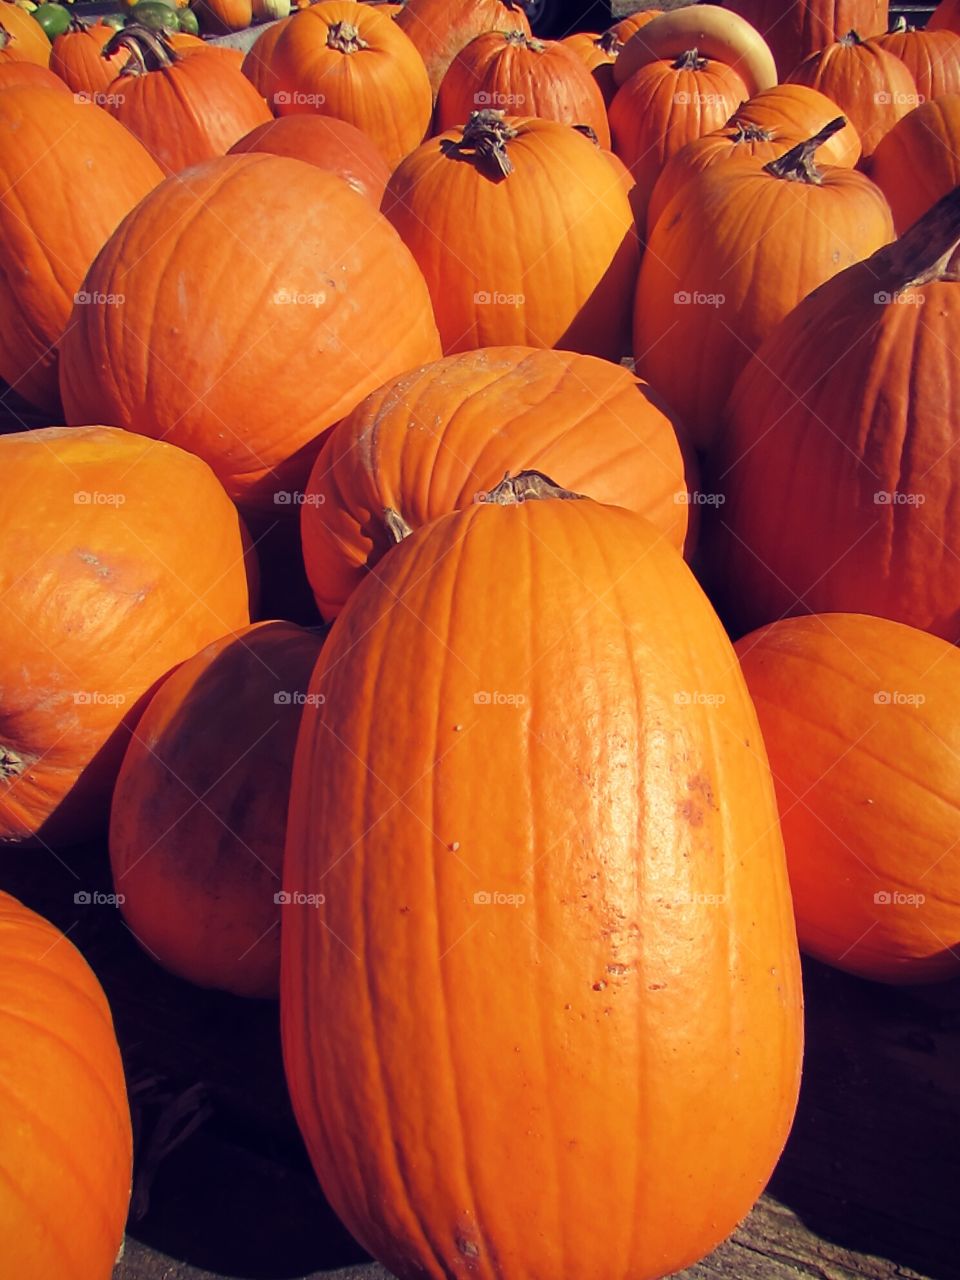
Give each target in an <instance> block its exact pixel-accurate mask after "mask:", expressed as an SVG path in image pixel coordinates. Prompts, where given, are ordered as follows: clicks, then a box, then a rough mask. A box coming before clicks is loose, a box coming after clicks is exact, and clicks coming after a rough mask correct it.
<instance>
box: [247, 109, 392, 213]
mask: <svg viewBox="0 0 960 1280" xmlns="http://www.w3.org/2000/svg"><path fill="white" fill-rule="evenodd" d="M250 151H257V152H261V151H262V152H266V153H267V154H268V155H274V156H288V157H289V158H290V159H291V160H305V161H306V162H307V163H308V164H314V165H316V166H317V168H318V169H328V170H329V171H330V172H331V173H336V174H338V175H339V176H340V177H341V178H343V179H344V181H345V182H348V183H349V184H350V186H351V187H352V188H353V189H354V191H357V192H359V193H360V195H362V196H366V197H367V199H368V200H370V201H371V202H372V204H373V205H374V207H375V208H377V209H379V207H380V201H381V200H382V199H383V193H384V191H385V189H386V186H387V183H388V181H389V180H390V166H389V165H388V164H387V162H386V160H384V158H383V156H382V155H381V154H380V152H379V151H378V150H377V147H376V145H375V144H374V143H373V142H372V141H371V139H370V138H368V137H367V136H366V134H364V133H361V132H360V130H359V129H357V128H355V127H354V126H353V125H352V124H347V122H346V120H338V119H337V118H336V116H285V117H284V118H283V119H281V120H271V121H270V123H269V124H262V125H259V126H258V127H257V128H256V129H252V130H251V131H250V133H248V134H246V136H245V137H243V138H241V139H240V141H239V142H236V143H234V145H233V146H232V147H231V148H230V152H229V154H230V155H246V154H247V153H248V152H250Z"/></svg>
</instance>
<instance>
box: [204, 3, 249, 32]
mask: <svg viewBox="0 0 960 1280" xmlns="http://www.w3.org/2000/svg"><path fill="white" fill-rule="evenodd" d="M192 7H193V11H194V13H196V15H197V17H198V18H199V19H200V26H201V28H202V30H204V31H206V32H208V33H209V34H210V35H215V36H222V35H227V34H229V32H231V31H244V30H246V28H247V27H249V25H250V23H251V22H252V21H253V2H252V0H194V4H193V6H192Z"/></svg>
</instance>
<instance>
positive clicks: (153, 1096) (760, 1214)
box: [0, 848, 960, 1280]
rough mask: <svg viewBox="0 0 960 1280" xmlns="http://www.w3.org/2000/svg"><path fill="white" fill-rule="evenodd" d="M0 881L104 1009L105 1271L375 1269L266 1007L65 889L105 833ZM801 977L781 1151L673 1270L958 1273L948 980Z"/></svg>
mask: <svg viewBox="0 0 960 1280" xmlns="http://www.w3.org/2000/svg"><path fill="white" fill-rule="evenodd" d="M0 885H2V887H4V888H6V889H8V890H9V891H11V892H13V893H15V894H16V895H17V896H19V897H21V898H22V899H23V900H25V901H26V902H27V903H28V904H29V905H30V906H32V907H34V908H35V909H37V910H39V911H41V912H42V913H43V914H44V915H46V916H48V917H49V918H50V919H52V920H53V921H54V922H55V923H56V924H58V925H59V926H60V927H61V928H63V929H65V930H66V931H67V932H68V934H69V936H70V938H71V940H72V941H74V942H75V943H76V944H77V945H78V946H79V947H80V948H81V949H82V950H83V951H84V953H85V954H86V955H87V957H88V959H89V960H90V962H91V964H92V965H93V967H94V968H95V970H96V971H97V973H98V975H99V976H100V979H101V981H102V982H103V984H104V987H105V988H106V991H107V994H108V996H109V998H110V1001H111V1005H112V1007H113V1010H114V1017H115V1019H116V1023H117V1029H118V1034H119V1037H120V1040H121V1045H122V1048H123V1053H124V1058H125V1062H126V1067H127V1073H128V1080H129V1082H130V1086H131V1092H132V1098H133V1103H134V1114H135V1122H136V1127H137V1131H138V1132H137V1152H138V1167H139V1169H140V1172H141V1176H140V1177H139V1178H138V1184H137V1188H136V1195H137V1200H138V1202H140V1203H141V1204H142V1205H143V1207H145V1212H144V1213H143V1216H142V1217H141V1218H140V1219H139V1221H137V1222H135V1223H132V1224H131V1226H130V1230H129V1234H128V1240H127V1243H126V1246H125V1251H124V1256H123V1258H122V1260H121V1261H120V1263H119V1264H118V1266H117V1269H116V1272H115V1277H114V1280H209V1278H210V1277H211V1276H213V1277H218V1278H220V1277H230V1278H231V1280H301V1278H302V1277H307V1276H310V1277H313V1276H324V1275H327V1276H329V1275H333V1276H336V1277H338V1280H383V1278H384V1276H385V1273H384V1272H383V1271H382V1270H380V1269H379V1268H378V1267H376V1266H373V1265H372V1264H371V1265H366V1266H364V1265H363V1264H364V1263H365V1262H366V1260H365V1258H364V1256H363V1254H362V1252H361V1251H360V1249H359V1248H358V1247H357V1246H356V1245H355V1244H354V1243H353V1241H352V1240H351V1239H350V1237H349V1236H348V1235H347V1234H346V1232H345V1231H344V1230H343V1229H342V1228H341V1227H340V1226H339V1224H338V1223H337V1222H336V1220H335V1219H334V1217H333V1215H332V1214H331V1212H330V1210H329V1209H328V1208H327V1207H326V1205H325V1203H324V1201H323V1199H322V1197H321V1195H320V1192H319V1190H318V1189H317V1186H316V1184H315V1181H314V1178H313V1174H312V1172H311V1169H310V1166H309V1163H308V1161H307V1158H306V1155H305V1152H304V1150H303V1147H302V1145H301V1142H300V1139H299V1136H298V1134H297V1130H296V1126H295V1124H294V1121H293V1118H292V1115H291V1113H290V1109H289V1106H288V1103H287V1099H286V1093H285V1088H284V1082H283V1071H282V1064H281V1059H280V1048H279V1036H278V1024H277V1008H276V1006H275V1005H274V1004H272V1003H268V1002H247V1001H242V1000H239V999H235V998H232V997H229V996H225V995H220V994H217V993H214V992H205V991H200V990H197V989H195V988H192V987H190V986H188V985H187V984H185V983H182V982H180V981H178V980H177V979H175V978H172V977H170V976H168V975H167V974H165V973H164V972H163V971H162V970H160V969H159V968H158V967H157V966H156V965H155V964H154V963H153V961H152V960H151V959H150V958H149V957H148V956H147V955H145V954H144V953H143V952H142V951H141V950H140V948H139V947H138V945H137V944H136V942H135V941H134V940H133V938H132V937H131V935H130V934H129V932H128V931H127V930H126V929H125V927H124V926H123V923H122V921H121V919H120V917H119V914H118V913H117V912H116V910H115V909H114V908H111V907H108V906H93V905H91V906H80V905H77V904H75V902H74V894H75V893H77V892H79V891H87V892H92V891H93V890H97V889H99V890H102V891H104V892H109V890H110V883H109V868H108V866H107V860H106V856H105V854H104V852H103V850H102V848H88V849H81V850H73V851H68V852H61V853H60V854H59V855H58V856H54V855H53V854H52V853H48V852H44V851H40V852H36V851H31V852H10V851H5V852H4V862H3V871H2V873H0ZM805 986H806V998H807V1036H808V1045H807V1055H806V1063H805V1071H804V1084H803V1092H802V1096H801V1103H800V1109H799V1114H798V1117H797V1122H796V1125H795V1126H794V1131H793V1134H792V1136H791V1138H790V1142H789V1144H788V1146H787V1150H786V1152H785V1154H784V1157H783V1159H782V1161H781V1163H780V1166H779V1168H778V1169H777V1171H776V1173H775V1175H774V1178H773V1181H772V1183H771V1186H770V1188H769V1191H768V1194H767V1196H765V1197H764V1199H763V1200H762V1201H761V1203H760V1204H759V1205H758V1206H757V1208H756V1209H755V1210H754V1212H753V1213H752V1214H751V1216H750V1217H749V1218H748V1220H747V1222H746V1223H745V1224H744V1225H743V1226H742V1227H741V1229H740V1230H739V1231H738V1232H737V1233H736V1235H735V1236H734V1238H733V1239H732V1240H730V1241H728V1242H727V1243H726V1244H725V1245H723V1246H722V1247H721V1248H720V1249H718V1250H717V1251H716V1253H714V1254H713V1255H712V1256H711V1257H710V1258H708V1259H707V1260H706V1261H705V1262H703V1263H701V1264H699V1265H698V1266H696V1267H693V1268H691V1269H690V1270H688V1271H687V1272H684V1273H683V1274H684V1276H685V1277H686V1278H687V1280H721V1277H722V1278H724V1280H734V1278H735V1280H788V1277H789V1278H790V1280H797V1277H816V1278H818V1280H849V1278H852V1277H872V1278H873V1280H880V1278H883V1280H889V1278H893V1277H899V1278H907V1277H911V1278H916V1277H921V1278H925V1280H960V1227H958V1221H960V1214H958V1211H957V1207H956V1199H957V1193H958V1190H960V1071H958V1064H960V982H957V983H952V984H949V985H945V986H940V987H928V988H917V989H914V990H912V991H911V990H906V989H904V990H897V989H893V988H886V987H880V986H873V985H871V984H869V983H866V982H861V981H858V980H856V979H853V978H848V977H846V976H845V975H843V974H839V973H835V972H833V971H831V970H829V969H826V968H824V967H822V966H820V965H816V964H813V963H808V964H807V965H806V966H805ZM184 1095H186V1096H187V1099H188V1100H190V1099H192V1100H193V1103H194V1106H193V1109H192V1114H193V1115H194V1118H195V1119H198V1120H199V1124H198V1127H197V1128H196V1129H195V1130H194V1131H193V1132H192V1134H191V1135H190V1136H189V1137H188V1138H187V1139H186V1140H185V1141H184V1142H183V1143H182V1145H181V1146H179V1147H177V1148H176V1149H174V1150H172V1151H171V1152H170V1153H169V1154H167V1155H166V1156H165V1158H163V1159H162V1160H161V1161H160V1163H159V1166H158V1167H157V1168H156V1171H155V1174H154V1176H153V1178H152V1181H150V1185H149V1188H147V1187H146V1185H145V1182H144V1179H143V1177H142V1171H143V1169H144V1167H145V1165H149V1164H150V1163H151V1162H152V1161H153V1159H154V1156H155V1154H156V1152H157V1150H158V1146H159V1145H162V1144H158V1142H157V1133H158V1128H162V1126H163V1125H164V1124H165V1123H167V1121H168V1120H169V1118H170V1115H171V1105H170V1104H171V1100H174V1099H177V1098H182V1097H183V1096H184ZM198 1103H199V1106H200V1109H199V1110H197V1104H198ZM718 1105H720V1106H722V1099H718ZM189 1114H190V1111H189V1109H188V1112H187V1115H186V1117H185V1119H188V1118H189ZM147 1190H149V1200H148V1201H146V1202H145V1195H146V1191H147ZM614 1194H616V1188H615V1186H611V1195H614ZM598 1230H602V1224H598ZM11 1280H12V1278H11ZM551 1280H602V1278H600V1277H556V1278H551Z"/></svg>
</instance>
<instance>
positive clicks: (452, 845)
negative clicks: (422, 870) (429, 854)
mask: <svg viewBox="0 0 960 1280" xmlns="http://www.w3.org/2000/svg"><path fill="white" fill-rule="evenodd" d="M448 848H449V850H450V852H451V853H456V852H457V850H458V849H459V848H460V841H459V840H451V841H450V844H449V845H448Z"/></svg>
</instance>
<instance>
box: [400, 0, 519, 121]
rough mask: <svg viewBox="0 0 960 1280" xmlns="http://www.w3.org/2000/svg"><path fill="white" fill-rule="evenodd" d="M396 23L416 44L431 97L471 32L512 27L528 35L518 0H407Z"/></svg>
mask: <svg viewBox="0 0 960 1280" xmlns="http://www.w3.org/2000/svg"><path fill="white" fill-rule="evenodd" d="M396 23H397V26H398V27H399V28H400V29H401V31H404V32H406V34H407V35H408V36H409V37H410V39H411V40H412V41H413V43H414V44H415V45H416V46H417V49H418V50H419V53H420V56H421V58H422V59H423V61H424V64H425V66H426V68H427V75H428V76H429V77H430V87H431V90H432V92H433V96H434V97H436V96H437V93H438V91H439V89H440V82H441V81H442V80H443V77H444V76H445V75H446V72H447V68H448V67H449V66H450V63H451V62H452V61H453V60H454V58H455V57H456V56H457V54H458V53H459V52H460V50H461V49H463V48H464V47H465V46H466V45H468V44H469V43H470V41H471V40H472V39H473V38H474V37H475V36H481V35H483V33H484V32H485V31H512V30H514V29H516V28H519V29H520V30H521V31H523V32H525V33H526V34H527V35H530V23H529V22H528V21H527V14H526V10H525V9H524V7H523V3H522V0H462V2H461V3H457V4H451V3H450V0H407V3H406V4H405V5H404V6H403V12H402V13H399V14H397V17H396Z"/></svg>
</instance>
